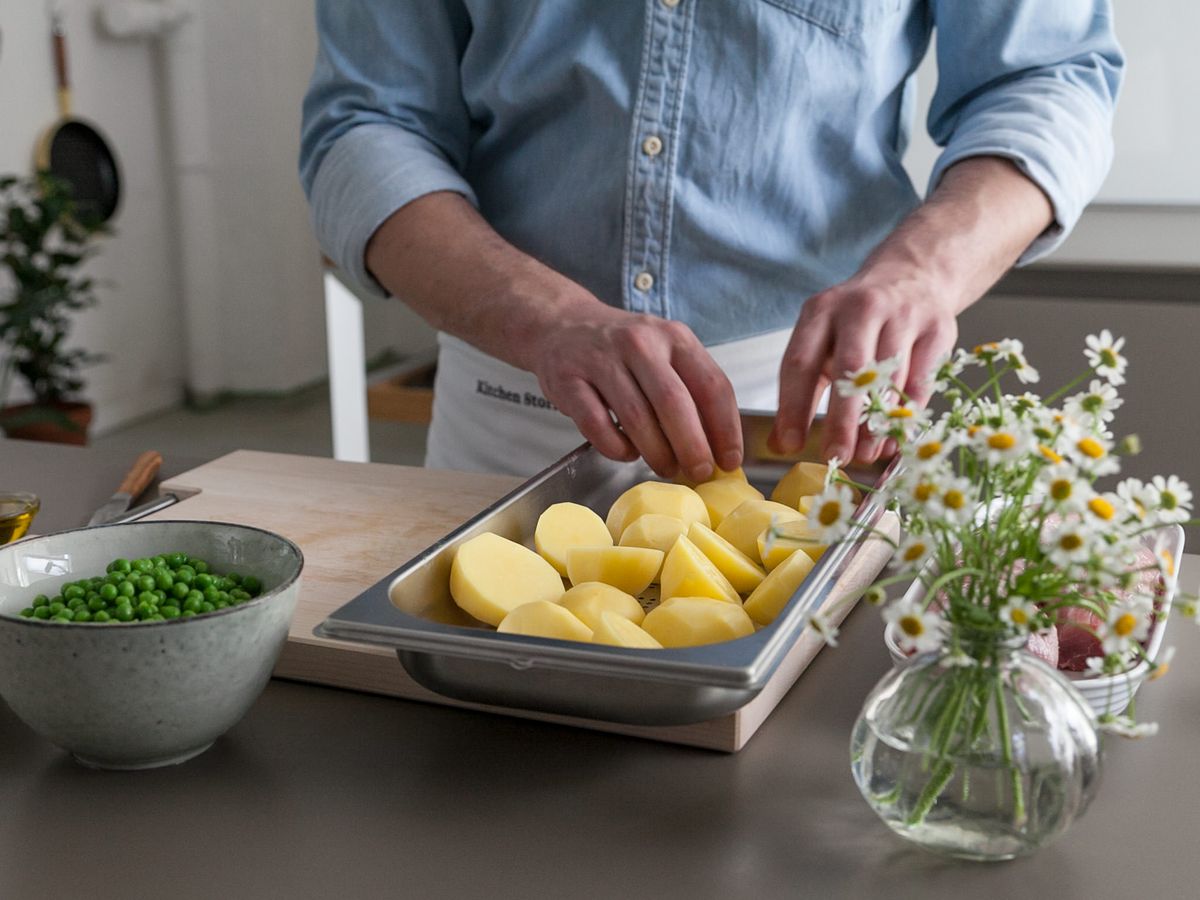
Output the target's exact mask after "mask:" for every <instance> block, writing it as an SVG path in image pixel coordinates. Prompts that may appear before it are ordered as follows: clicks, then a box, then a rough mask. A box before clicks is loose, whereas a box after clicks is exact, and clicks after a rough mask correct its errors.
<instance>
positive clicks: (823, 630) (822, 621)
mask: <svg viewBox="0 0 1200 900" xmlns="http://www.w3.org/2000/svg"><path fill="white" fill-rule="evenodd" d="M804 624H805V625H806V626H809V627H811V628H812V630H813V631H815V632H816V633H817V634H819V635H820V636H821V640H823V641H824V642H825V644H826V645H827V646H829V647H836V646H837V636H838V628H837V626H836V625H834V624H833V623H832V622H830V621H829V617H828V616H826V615H825V614H824V613H823V612H821V611H820V610H816V611H815V612H810V613H807V614H806V615H805V616H804Z"/></svg>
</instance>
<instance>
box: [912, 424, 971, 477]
mask: <svg viewBox="0 0 1200 900" xmlns="http://www.w3.org/2000/svg"><path fill="white" fill-rule="evenodd" d="M959 441H960V438H959V436H958V433H957V432H954V431H948V429H947V428H946V427H945V426H944V425H942V424H938V425H937V426H935V427H932V428H929V429H928V430H926V431H925V432H924V433H923V434H919V435H917V436H916V437H915V438H913V439H912V441H911V442H906V443H905V444H904V446H903V448H902V453H903V456H904V459H905V462H907V463H908V468H909V469H910V470H912V471H915V472H920V471H923V470H930V469H936V468H939V467H940V466H941V465H942V463H943V461H944V460H945V459H946V457H947V456H948V455H949V453H950V451H951V450H953V449H954V448H955V447H957V446H958V445H959Z"/></svg>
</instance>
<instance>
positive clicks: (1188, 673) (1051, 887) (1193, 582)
mask: <svg viewBox="0 0 1200 900" xmlns="http://www.w3.org/2000/svg"><path fill="white" fill-rule="evenodd" d="M128 462H129V460H114V459H108V458H105V457H104V455H102V454H98V453H96V452H95V451H90V450H79V449H75V448H49V449H47V448H44V447H43V446H42V445H32V444H29V445H26V444H23V443H21V442H12V441H9V442H3V441H0V466H2V467H3V477H4V480H5V482H6V483H7V484H8V485H11V486H12V487H15V488H22V489H31V490H35V491H39V492H45V494H44V496H47V497H53V498H56V499H54V500H52V502H50V503H47V505H46V508H45V509H44V513H43V515H42V516H39V519H38V521H37V522H36V526H37V528H38V530H41V531H46V530H50V528H52V527H53V528H58V527H70V526H73V525H75V524H77V523H78V522H80V521H82V520H84V519H85V518H86V516H87V513H88V512H89V511H90V509H91V507H92V506H94V505H96V504H97V503H98V502H100V501H102V500H103V499H104V498H105V497H106V496H107V495H108V494H109V493H111V491H112V487H111V486H112V485H114V484H115V483H116V481H119V479H120V475H121V474H122V473H123V470H124V467H125V466H126V465H127V464H128ZM179 469H180V467H179V466H172V461H171V460H168V461H167V464H166V466H165V468H164V472H166V473H167V474H170V473H172V472H177V471H179ZM47 484H49V485H51V486H54V485H58V486H61V485H69V486H70V490H68V491H62V490H58V489H57V488H56V492H54V493H51V492H49V491H46V488H45V487H42V485H47ZM1182 577H1183V583H1184V584H1185V585H1187V586H1188V587H1190V588H1191V589H1192V590H1195V588H1196V586H1197V583H1198V582H1200V557H1197V556H1192V557H1189V558H1187V559H1186V560H1185V565H1184V571H1183V576H1182ZM1166 642H1167V644H1168V645H1175V646H1177V647H1178V650H1179V652H1178V655H1177V656H1176V658H1175V662H1174V663H1173V665H1172V668H1171V672H1170V674H1169V676H1168V677H1167V678H1165V679H1163V680H1161V681H1159V682H1155V683H1153V684H1150V685H1147V686H1146V687H1145V688H1143V690H1142V692H1141V693H1140V694H1139V712H1140V717H1141V718H1143V719H1148V720H1157V721H1158V722H1159V723H1160V726H1161V731H1160V733H1159V735H1158V736H1157V737H1154V738H1150V739H1145V740H1141V741H1136V742H1129V741H1120V740H1111V739H1110V740H1108V741H1107V742H1106V748H1105V768H1104V775H1103V783H1102V784H1101V786H1100V792H1099V795H1098V797H1097V799H1096V801H1095V802H1094V803H1093V805H1092V807H1091V809H1090V810H1089V811H1088V812H1087V814H1086V815H1085V816H1084V818H1083V819H1082V820H1081V821H1080V822H1078V823H1077V824H1076V825H1075V827H1074V828H1073V829H1072V830H1071V831H1070V832H1069V833H1068V834H1067V835H1066V836H1065V837H1064V838H1062V839H1061V840H1060V841H1059V842H1058V843H1056V844H1053V845H1051V846H1050V847H1048V848H1046V849H1045V850H1043V851H1041V852H1040V853H1039V854H1037V855H1035V856H1033V857H1031V858H1028V859H1023V860H1018V861H1014V862H1010V863H1000V864H986V865H984V864H971V863H962V862H956V861H951V860H944V859H941V858H938V857H934V856H931V855H928V854H926V853H924V852H922V851H920V850H917V849H914V848H911V847H910V846H909V845H907V844H906V843H905V842H903V841H902V840H901V839H899V838H897V837H895V836H893V835H892V833H891V832H890V831H888V829H887V828H886V827H885V826H884V825H883V824H882V823H881V822H879V821H878V820H877V819H876V818H875V816H874V814H873V813H872V812H871V811H870V809H869V808H868V807H867V805H866V803H865V802H864V801H863V800H862V798H861V797H860V796H859V794H858V792H857V789H856V788H855V786H854V784H853V782H852V780H851V778H850V770H849V760H848V743H849V734H850V726H851V723H852V722H853V720H854V717H855V715H856V714H857V712H858V709H859V706H860V705H861V703H862V700H863V698H864V697H865V695H866V693H867V692H868V691H869V690H870V688H871V686H872V685H873V684H874V683H875V681H876V680H877V679H878V678H879V677H880V676H882V675H883V673H884V672H885V671H886V669H887V667H888V658H887V653H886V651H885V649H884V646H883V643H882V640H881V626H880V621H879V617H878V615H877V614H876V613H875V611H874V610H871V609H867V608H862V609H858V610H856V611H855V612H854V613H853V614H852V615H851V616H850V618H849V619H848V620H847V622H846V624H845V626H844V628H843V634H842V640H841V644H840V646H839V647H837V648H836V649H831V650H825V651H823V652H822V653H821V654H820V656H818V658H817V660H816V661H815V662H814V663H813V665H812V667H811V668H810V669H809V671H808V672H807V673H806V674H805V675H804V676H803V677H802V678H801V680H800V682H799V683H798V684H797V685H796V687H795V688H794V689H793V690H792V691H791V693H790V694H789V695H788V696H787V697H786V698H785V699H784V701H783V702H782V703H781V704H780V705H779V707H778V709H777V710H776V711H775V713H774V714H773V715H772V716H771V718H770V719H769V720H768V721H767V723H766V724H765V725H764V726H763V728H762V729H761V731H759V733H758V734H757V735H756V736H755V737H754V738H753V739H752V740H751V742H750V744H749V745H748V746H747V747H746V748H745V749H744V750H743V751H742V752H741V753H738V754H736V755H732V756H727V755H722V754H717V753H712V752H709V751H702V750H694V749H688V748H681V747H674V746H668V745H662V744H655V743H652V742H649V741H644V740H639V739H635V738H622V737H616V736H611V735H604V734H599V733H592V732H587V731H581V730H576V729H569V728H565V727H559V726H552V725H545V724H538V723H532V722H527V721H522V720H518V719H510V718H506V717H503V716H494V715H486V714H482V713H473V712H465V711H461V710H455V709H450V708H443V707H437V706H430V705H425V704H420V703H412V702H405V701H401V700H394V699H389V698H384V697H376V696H369V695H365V694H357V693H352V692H347V691H339V690H334V689H329V688H321V687H314V686H310V685H302V684H296V683H288V682H282V681H278V680H276V681H272V682H271V684H270V685H269V686H268V687H267V689H266V691H265V692H264V694H263V696H262V697H261V698H260V699H259V701H258V702H257V703H256V704H255V706H254V707H253V708H252V709H251V710H250V712H249V713H248V714H247V715H246V717H245V718H244V719H243V720H242V721H241V722H240V723H239V724H238V725H236V726H235V727H234V728H233V729H232V730H231V731H229V732H228V734H226V735H225V736H224V737H223V738H221V739H220V740H218V741H217V743H216V744H215V745H214V746H213V748H212V749H211V750H209V751H208V752H206V753H205V754H203V755H202V756H200V757H198V758H196V759H194V760H192V761H190V762H187V763H185V764H183V765H181V766H178V767H174V768H168V769H160V770H156V771H149V772H139V773H113V772H93V771H89V770H86V769H83V768H81V767H79V766H78V765H76V764H75V763H74V762H72V761H71V760H70V758H68V757H67V755H66V754H65V753H63V752H62V751H60V750H58V749H57V748H55V747H53V746H52V745H50V744H48V743H46V742H45V741H43V740H42V739H41V738H39V737H38V736H37V735H35V734H33V733H32V732H31V731H29V730H28V729H27V728H26V727H25V726H24V725H23V724H22V723H21V722H20V721H18V720H17V719H16V718H15V717H14V716H13V714H12V713H11V711H10V710H9V709H8V707H7V706H6V705H4V704H3V703H2V702H0V898H4V900H25V898H36V900H42V898H70V897H88V898H92V897H95V898H108V897H113V898H141V897H173V898H192V897H196V898H202V897H203V898H208V897H222V898H241V897H254V898H258V897H298V898H307V897H347V898H349V897H355V898H358V897H377V896H378V897H384V896H388V897H456V898H469V897H514V898H516V897H522V898H524V897H547V898H557V897H642V896H647V897H655V898H665V897H784V896H801V897H807V896H814V897H817V896H819V897H826V896H836V897H841V896H846V897H876V896H878V897H889V898H900V897H960V896H965V895H974V896H976V897H980V898H985V897H986V898H992V897H1009V896H1011V897H1029V896H1043V895H1045V896H1053V897H1054V898H1055V900H1068V898H1086V900H1101V898H1109V897H1134V896H1150V897H1154V898H1156V900H1164V898H1175V897H1194V896H1197V893H1198V891H1200V888H1198V887H1197V885H1200V854H1198V853H1197V852H1196V850H1195V844H1196V840H1197V835H1198V834H1200V777H1197V774H1196V773H1194V772H1192V771H1191V761H1192V758H1193V756H1194V755H1195V752H1196V748H1197V747H1200V633H1198V632H1197V629H1196V627H1195V626H1194V625H1192V623H1190V622H1187V621H1186V620H1183V619H1182V617H1179V618H1177V619H1174V620H1172V622H1171V630H1170V631H1169V632H1168V634H1167V640H1166ZM397 665H398V663H397Z"/></svg>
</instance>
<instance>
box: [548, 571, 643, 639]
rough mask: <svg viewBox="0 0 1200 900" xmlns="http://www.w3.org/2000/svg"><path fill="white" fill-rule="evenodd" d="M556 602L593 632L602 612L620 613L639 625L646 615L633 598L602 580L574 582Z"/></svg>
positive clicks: (619, 614)
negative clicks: (575, 583)
mask: <svg viewBox="0 0 1200 900" xmlns="http://www.w3.org/2000/svg"><path fill="white" fill-rule="evenodd" d="M559 604H560V605H561V606H562V607H563V609H566V610H569V611H570V612H571V613H572V614H574V616H575V617H576V618H577V619H579V620H580V621H581V622H583V624H584V625H586V626H587V627H588V628H590V629H592V630H593V631H595V630H596V629H597V628H598V627H599V624H600V617H601V615H602V614H603V613H612V614H615V615H618V616H621V617H622V618H625V619H628V620H629V621H630V622H632V623H633V624H634V625H641V624H642V619H644V618H646V611H645V610H644V609H642V604H640V603H638V601H637V598H636V597H634V596H633V595H632V594H627V593H625V592H624V591H622V590H620V589H619V588H615V587H613V586H612V585H611V584H605V583H604V582H602V581H585V582H583V583H582V584H577V585H575V587H573V588H571V589H570V590H569V591H567V592H566V593H565V594H563V595H562V599H561V600H559Z"/></svg>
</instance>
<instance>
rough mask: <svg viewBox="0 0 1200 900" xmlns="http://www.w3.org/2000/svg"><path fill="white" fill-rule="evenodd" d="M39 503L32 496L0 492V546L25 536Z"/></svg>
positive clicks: (39, 506)
mask: <svg viewBox="0 0 1200 900" xmlns="http://www.w3.org/2000/svg"><path fill="white" fill-rule="evenodd" d="M40 508H41V501H39V500H38V498H37V497H36V496H35V495H33V494H26V493H21V492H0V544H8V543H10V542H12V541H15V540H17V539H18V538H20V537H23V536H24V535H25V532H27V531H28V530H29V525H30V523H32V522H33V517H34V516H35V515H37V511H38V509H40Z"/></svg>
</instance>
